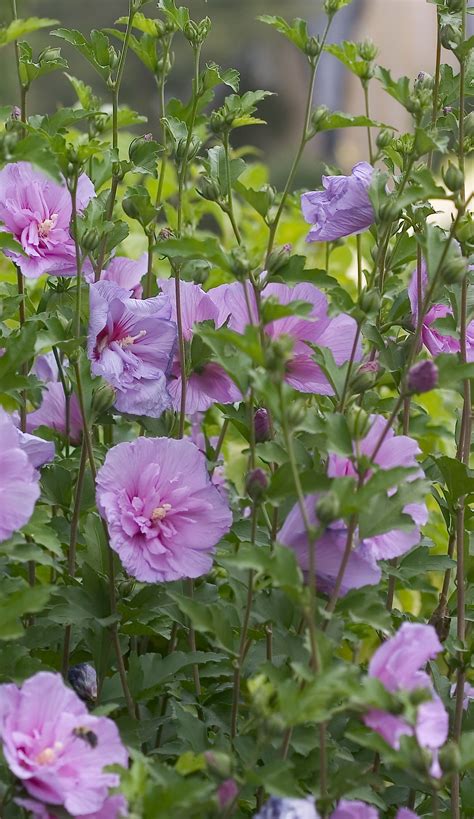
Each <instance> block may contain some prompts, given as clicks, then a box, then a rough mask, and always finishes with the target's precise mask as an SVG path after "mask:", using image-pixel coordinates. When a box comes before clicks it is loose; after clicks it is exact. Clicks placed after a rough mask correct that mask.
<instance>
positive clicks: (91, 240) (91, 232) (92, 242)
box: [81, 228, 100, 253]
mask: <svg viewBox="0 0 474 819" xmlns="http://www.w3.org/2000/svg"><path fill="white" fill-rule="evenodd" d="M99 241H100V236H99V231H98V230H97V228H89V229H88V230H86V232H85V233H84V236H83V237H82V240H81V246H82V248H83V250H85V251H86V253H91V252H92V251H93V250H95V249H96V247H97V246H98V244H99Z"/></svg>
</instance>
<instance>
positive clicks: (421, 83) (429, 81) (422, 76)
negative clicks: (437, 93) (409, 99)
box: [414, 71, 434, 91]
mask: <svg viewBox="0 0 474 819" xmlns="http://www.w3.org/2000/svg"><path fill="white" fill-rule="evenodd" d="M414 86H415V91H431V90H432V88H433V86H434V79H433V77H432V75H431V74H428V73H427V72H426V71H420V73H419V74H418V76H417V78H416V80H415V83H414Z"/></svg>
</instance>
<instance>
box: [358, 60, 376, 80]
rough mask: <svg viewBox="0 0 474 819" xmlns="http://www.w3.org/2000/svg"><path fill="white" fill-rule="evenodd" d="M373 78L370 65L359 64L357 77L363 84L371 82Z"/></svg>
mask: <svg viewBox="0 0 474 819" xmlns="http://www.w3.org/2000/svg"><path fill="white" fill-rule="evenodd" d="M373 76H374V69H373V66H372V65H371V63H368V62H363V63H361V64H360V68H359V77H360V79H361V80H362V82H363V83H366V82H367V81H368V80H371V79H372V77H373Z"/></svg>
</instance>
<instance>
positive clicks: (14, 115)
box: [10, 105, 21, 122]
mask: <svg viewBox="0 0 474 819" xmlns="http://www.w3.org/2000/svg"><path fill="white" fill-rule="evenodd" d="M10 117H11V119H14V120H17V122H19V121H20V120H21V110H20V109H19V108H18V105H14V106H13V108H12V110H11V114H10Z"/></svg>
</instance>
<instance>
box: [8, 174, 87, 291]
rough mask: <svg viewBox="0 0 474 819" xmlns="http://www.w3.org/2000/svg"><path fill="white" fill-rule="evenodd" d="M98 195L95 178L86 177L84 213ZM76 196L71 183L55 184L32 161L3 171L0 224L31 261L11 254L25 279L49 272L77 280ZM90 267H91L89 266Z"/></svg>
mask: <svg viewBox="0 0 474 819" xmlns="http://www.w3.org/2000/svg"><path fill="white" fill-rule="evenodd" d="M93 196H95V192H94V186H93V184H92V182H91V181H90V179H89V177H88V176H86V175H85V174H81V176H80V177H79V184H78V187H77V209H78V211H79V212H80V211H82V210H83V209H84V208H85V207H86V205H87V204H88V202H89V201H90V200H91V199H92V197H93ZM71 210H72V203H71V195H70V193H69V191H68V189H67V187H66V184H65V182H64V181H63V182H62V183H61V184H58V183H57V182H54V181H53V180H52V179H50V178H49V177H47V176H45V174H43V173H42V172H41V171H38V170H36V169H35V168H34V167H33V165H30V163H29V162H17V163H15V164H12V165H6V166H5V167H4V168H3V169H2V170H1V171H0V222H3V227H0V230H7V231H8V232H9V233H12V234H13V236H14V237H15V239H16V240H17V241H18V242H19V243H20V244H21V246H22V247H23V250H24V251H25V254H26V255H25V256H22V255H21V254H19V253H15V252H14V251H5V253H6V255H7V256H9V257H10V258H11V259H13V261H14V262H15V264H16V265H18V267H19V268H20V270H21V272H22V273H23V275H24V276H26V277H27V278H29V279H37V278H38V277H39V276H41V275H42V274H43V273H49V274H51V275H54V276H75V275H76V254H75V247H74V240H73V238H72V236H71V234H70V228H69V225H70V221H71ZM86 267H87V266H86Z"/></svg>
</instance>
